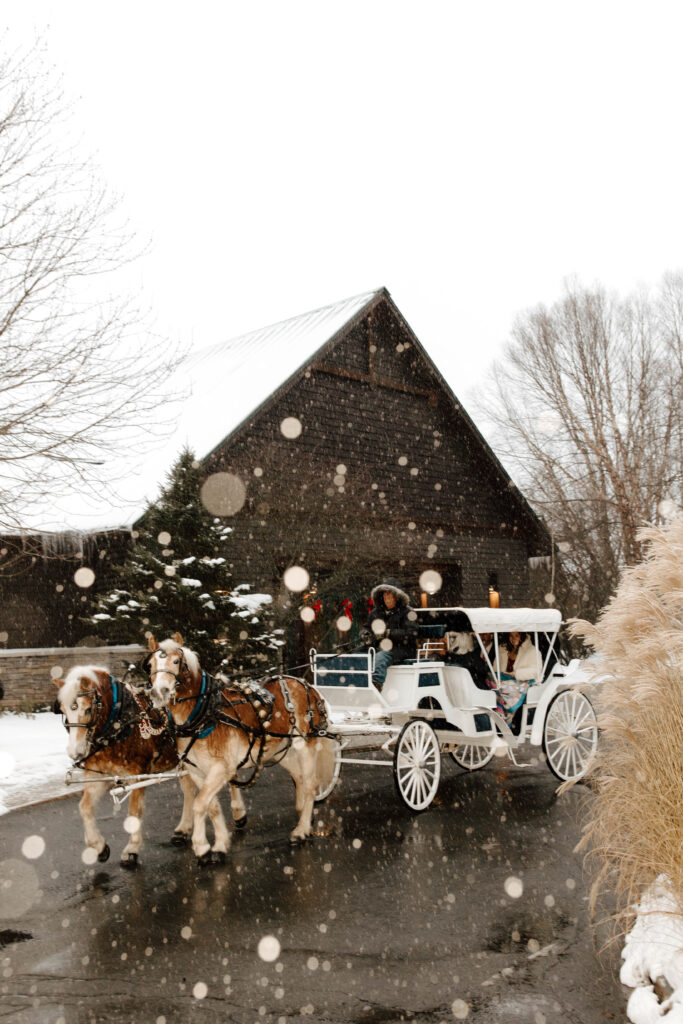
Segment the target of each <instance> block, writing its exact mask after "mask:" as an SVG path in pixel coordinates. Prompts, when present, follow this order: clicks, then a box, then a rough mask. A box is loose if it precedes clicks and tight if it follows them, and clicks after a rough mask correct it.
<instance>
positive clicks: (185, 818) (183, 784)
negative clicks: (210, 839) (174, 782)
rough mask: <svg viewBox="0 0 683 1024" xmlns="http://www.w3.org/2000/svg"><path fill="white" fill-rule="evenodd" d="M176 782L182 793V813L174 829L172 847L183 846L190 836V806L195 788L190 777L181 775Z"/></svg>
mask: <svg viewBox="0 0 683 1024" xmlns="http://www.w3.org/2000/svg"><path fill="white" fill-rule="evenodd" d="M178 781H179V783H180V788H181V790H182V793H183V813H182V814H181V816H180V821H179V822H178V824H177V825H176V827H175V830H174V832H173V835H172V837H171V842H172V843H173V845H174V846H184V845H185V843H186V842H187V841H188V839H189V838H190V836H191V835H192V804H193V802H194V794H195V790H196V789H197V786H196V784H195V782H194V781H193V780H192V777H191V776H190V775H181V776H180V779H179V780H178Z"/></svg>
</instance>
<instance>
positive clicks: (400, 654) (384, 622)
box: [361, 577, 417, 690]
mask: <svg viewBox="0 0 683 1024" xmlns="http://www.w3.org/2000/svg"><path fill="white" fill-rule="evenodd" d="M370 597H371V598H372V602H373V605H374V607H373V609H372V611H371V612H370V618H369V619H368V627H369V629H368V630H367V631H364V633H363V635H362V637H361V638H362V639H363V640H364V642H365V643H368V644H373V646H374V645H376V646H378V647H379V648H380V649H379V650H378V651H377V654H376V655H375V671H374V672H373V674H372V681H373V683H374V684H375V686H376V687H377V689H378V690H381V689H382V687H383V686H384V680H385V679H386V676H387V669H388V668H389V666H390V665H400V664H401V662H402V661H407V660H408V659H409V658H414V657H415V637H416V635H417V625H416V622H415V621H413V620H412V619H411V618H409V615H410V612H411V607H410V600H409V598H408V595H407V594H406V592H405V590H403V588H402V586H401V584H400V583H399V581H398V580H396V579H394V578H393V577H388V578H387V579H386V580H384V582H383V583H380V584H378V585H377V586H376V587H375V588H374V590H373V591H372V593H371V594H370ZM373 623H375V628H374V629H373Z"/></svg>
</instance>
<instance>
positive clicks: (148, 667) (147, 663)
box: [140, 647, 190, 700]
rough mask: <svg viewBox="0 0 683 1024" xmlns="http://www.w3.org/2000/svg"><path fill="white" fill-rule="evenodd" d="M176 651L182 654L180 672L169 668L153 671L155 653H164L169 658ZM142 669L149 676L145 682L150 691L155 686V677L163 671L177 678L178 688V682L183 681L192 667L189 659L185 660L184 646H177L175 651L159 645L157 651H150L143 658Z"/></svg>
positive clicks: (146, 688) (145, 686) (174, 697)
mask: <svg viewBox="0 0 683 1024" xmlns="http://www.w3.org/2000/svg"><path fill="white" fill-rule="evenodd" d="M174 653H178V654H179V655H180V666H179V670H178V672H171V670H170V669H168V668H158V669H157V670H156V671H155V672H152V658H153V657H154V655H155V654H158V655H160V656H161V655H163V657H164V658H168V657H170V656H171V654H174ZM140 670H141V671H142V672H143V673H144V674H145V675H146V676H147V681H146V682H145V684H144V688H145V690H147V691H149V690H151V689H152V687H153V686H154V677H155V676H158V675H159V674H160V673H162V672H163V673H164V675H167V676H173V678H174V679H175V690H177V689H178V683H179V682H181V683H182V682H183V681H184V677H186V676H187V674H188V673H189V671H190V667H189V665H188V664H187V661H186V660H185V652H184V651H183V649H182V647H178V648H176V651H175V652H174V651H165V650H164V649H163V647H157V649H156V651H150V652H149V654H148V655H146V657H145V658H143V660H142V662H141V663H140ZM175 690H174V693H173V700H175V699H176V696H175Z"/></svg>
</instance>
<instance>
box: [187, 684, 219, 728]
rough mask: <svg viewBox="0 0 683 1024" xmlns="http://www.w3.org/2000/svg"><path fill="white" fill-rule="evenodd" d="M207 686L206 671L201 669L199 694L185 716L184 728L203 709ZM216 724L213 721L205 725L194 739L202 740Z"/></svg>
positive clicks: (189, 724) (190, 723)
mask: <svg viewBox="0 0 683 1024" xmlns="http://www.w3.org/2000/svg"><path fill="white" fill-rule="evenodd" d="M208 686H209V684H208V680H207V677H206V672H204V671H203V670H202V685H201V687H200V690H199V696H198V697H197V700H196V701H195V705H194V707H193V708H192V711H191V712H190V714H189V717H188V718H187V720H186V721H185V723H184V728H189V726H191V725H192V722H193V721H194V719H195V718H196V717H197V716H198V715H199V714H200V712H202V711H204V707H205V703H206V696H207V690H208ZM216 725H217V723H216V722H213V723H212V724H211V725H209V726H207V727H206V729H204V730H203V731H202V732H200V733H197V736H196V739H198V740H203V739H204V737H205V736H208V735H209V733H212V732H213V730H214V729H215V728H216Z"/></svg>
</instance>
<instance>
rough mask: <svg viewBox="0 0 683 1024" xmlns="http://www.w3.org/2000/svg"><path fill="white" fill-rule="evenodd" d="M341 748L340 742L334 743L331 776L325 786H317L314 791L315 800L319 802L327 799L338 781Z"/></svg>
mask: <svg viewBox="0 0 683 1024" xmlns="http://www.w3.org/2000/svg"><path fill="white" fill-rule="evenodd" d="M341 752H342V748H341V744H340V743H335V745H334V771H333V772H332V778H331V779H330V781H329V782H328V783H327V785H326V786H319V787H318V789H317V790H316V791H315V798H314V799H315V802H316V803H317V804H321V803H322V802H323V800H327V798H328V796H329V795H330V793H331V792H332V790H333V789H334V787H335V786H336V785H337V783H338V782H339V776H340V775H341V766H342V756H341Z"/></svg>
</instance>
